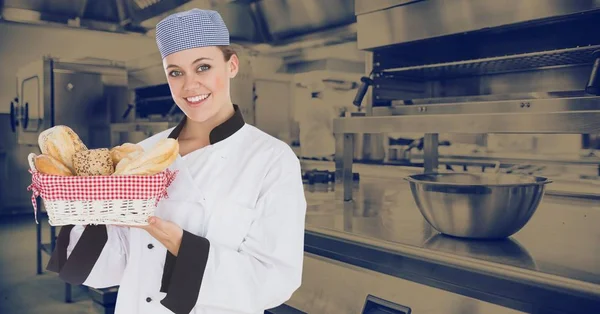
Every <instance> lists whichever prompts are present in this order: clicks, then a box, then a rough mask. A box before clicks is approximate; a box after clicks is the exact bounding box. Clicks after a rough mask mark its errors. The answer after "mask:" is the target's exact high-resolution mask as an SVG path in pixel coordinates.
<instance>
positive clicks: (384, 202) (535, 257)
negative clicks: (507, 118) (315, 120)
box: [305, 170, 600, 299]
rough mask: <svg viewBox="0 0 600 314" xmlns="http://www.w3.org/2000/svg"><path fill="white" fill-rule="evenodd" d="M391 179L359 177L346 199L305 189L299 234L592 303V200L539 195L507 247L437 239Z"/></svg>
mask: <svg viewBox="0 0 600 314" xmlns="http://www.w3.org/2000/svg"><path fill="white" fill-rule="evenodd" d="M383 172H386V170H383ZM407 173H409V172H407ZM396 176H397V178H385V177H375V176H369V175H366V174H361V181H360V183H359V184H354V185H353V187H352V190H353V191H354V194H355V196H356V197H355V198H354V200H353V201H352V202H343V201H342V200H341V199H342V197H341V196H340V195H339V194H341V193H343V192H342V189H338V188H336V189H335V190H333V191H332V189H331V187H329V188H328V187H326V186H318V185H315V186H307V187H306V188H305V191H306V196H307V201H308V211H307V217H306V218H307V220H306V225H307V227H306V229H307V231H311V232H316V233H321V234H323V235H326V236H331V237H336V238H342V239H345V240H347V241H353V242H357V243H361V244H364V245H367V246H369V247H375V248H379V249H382V250H388V251H392V252H398V253H399V254H400V255H402V256H408V257H414V258H418V259H426V260H429V261H433V262H437V263H441V264H443V265H453V266H456V267H460V268H462V269H467V270H469V271H473V272H477V273H484V274H490V275H493V276H498V277H500V278H505V279H507V280H511V281H517V282H521V283H527V284H532V285H534V286H542V287H546V288H551V289H555V290H556V291H561V292H562V293H565V294H575V295H580V296H584V297H589V298H595V299H598V298H600V251H599V250H598V249H597V247H598V246H597V245H596V240H595V239H598V238H599V237H600V229H598V226H597V221H598V220H600V204H599V203H598V201H589V200H577V199H572V198H561V197H554V196H548V195H547V196H545V197H544V199H543V200H542V202H541V203H540V205H539V208H538V210H537V211H536V212H535V214H534V215H533V217H532V218H531V219H530V221H529V223H528V224H527V225H526V226H525V227H524V228H522V229H521V230H520V231H518V232H517V233H515V234H514V235H513V236H512V237H510V238H509V239H507V241H508V242H507V241H500V242H499V241H481V240H480V241H476V240H466V239H460V238H451V237H446V236H442V235H440V233H438V232H437V231H436V230H435V229H434V228H433V227H431V225H430V224H429V223H427V221H426V220H425V219H424V218H423V215H422V214H421V212H420V211H419V209H418V208H417V206H416V203H415V202H414V200H413V197H412V195H411V191H410V186H409V184H408V182H406V181H404V180H402V179H401V177H402V176H398V175H397V174H396ZM509 242H511V243H509ZM502 247H511V248H512V249H510V250H506V251H504V250H502V249H501V248H502ZM481 250H484V252H485V253H482V251H481Z"/></svg>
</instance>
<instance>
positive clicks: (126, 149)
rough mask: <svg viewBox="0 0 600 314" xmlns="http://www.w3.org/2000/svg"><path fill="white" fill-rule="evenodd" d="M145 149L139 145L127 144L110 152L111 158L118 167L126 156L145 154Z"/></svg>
mask: <svg viewBox="0 0 600 314" xmlns="http://www.w3.org/2000/svg"><path fill="white" fill-rule="evenodd" d="M143 151H144V148H143V147H142V146H140V145H138V144H132V143H125V144H123V145H120V146H116V147H114V148H112V149H111V150H110V157H111V158H112V162H113V164H114V165H118V164H119V162H121V160H122V159H123V158H125V157H126V156H128V155H130V154H132V153H136V152H143Z"/></svg>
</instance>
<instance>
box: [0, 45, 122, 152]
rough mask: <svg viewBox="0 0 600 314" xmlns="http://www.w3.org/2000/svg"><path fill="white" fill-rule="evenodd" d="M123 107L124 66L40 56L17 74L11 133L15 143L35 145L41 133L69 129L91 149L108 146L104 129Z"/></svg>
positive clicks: (106, 130) (107, 135) (113, 120)
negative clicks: (62, 127)
mask: <svg viewBox="0 0 600 314" xmlns="http://www.w3.org/2000/svg"><path fill="white" fill-rule="evenodd" d="M127 105H128V91H127V70H126V68H125V65H123V64H118V63H116V62H112V61H103V60H75V59H71V60H67V59H58V58H52V57H43V58H42V59H40V60H37V61H34V62H31V63H29V64H27V65H25V66H23V67H22V68H20V69H19V70H18V72H17V97H16V98H15V100H14V101H13V102H11V104H10V112H11V128H12V130H13V132H15V133H16V134H17V140H18V144H23V145H31V146H37V145H38V136H39V134H40V133H41V132H42V131H44V130H46V129H48V128H50V127H52V126H55V125H68V126H69V127H71V128H72V129H73V130H74V131H75V132H77V134H78V135H79V136H80V137H81V139H82V140H83V141H84V143H86V145H88V146H89V147H92V148H93V147H106V145H108V139H109V133H108V125H109V124H110V123H111V122H118V121H120V120H119V117H120V114H122V113H123V112H124V111H125V109H126V108H127Z"/></svg>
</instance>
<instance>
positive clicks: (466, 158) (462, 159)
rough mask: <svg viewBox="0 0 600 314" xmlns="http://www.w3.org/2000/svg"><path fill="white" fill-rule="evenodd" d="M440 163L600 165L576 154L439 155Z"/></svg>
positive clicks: (598, 160) (597, 160) (596, 159)
mask: <svg viewBox="0 0 600 314" xmlns="http://www.w3.org/2000/svg"><path fill="white" fill-rule="evenodd" d="M438 157H439V162H440V163H448V164H453V165H460V164H466V165H487V166H493V165H494V162H495V161H500V162H501V163H503V164H527V163H533V164H542V165H588V166H596V165H600V156H599V157H596V156H589V157H586V156H579V155H576V154H568V155H559V156H543V155H539V154H538V155H534V154H510V155H509V154H499V153H488V152H478V153H473V154H470V155H460V154H454V155H449V154H440V155H439V156H438ZM411 158H412V159H414V160H419V159H424V158H425V156H424V154H421V153H418V152H415V153H412V154H411Z"/></svg>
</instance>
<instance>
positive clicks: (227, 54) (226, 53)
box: [217, 46, 237, 62]
mask: <svg viewBox="0 0 600 314" xmlns="http://www.w3.org/2000/svg"><path fill="white" fill-rule="evenodd" d="M217 47H219V49H220V50H221V52H222V53H223V57H224V58H225V62H227V61H229V59H231V56H233V55H237V53H236V52H235V49H233V47H231V46H217Z"/></svg>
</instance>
